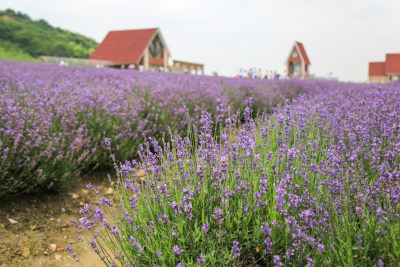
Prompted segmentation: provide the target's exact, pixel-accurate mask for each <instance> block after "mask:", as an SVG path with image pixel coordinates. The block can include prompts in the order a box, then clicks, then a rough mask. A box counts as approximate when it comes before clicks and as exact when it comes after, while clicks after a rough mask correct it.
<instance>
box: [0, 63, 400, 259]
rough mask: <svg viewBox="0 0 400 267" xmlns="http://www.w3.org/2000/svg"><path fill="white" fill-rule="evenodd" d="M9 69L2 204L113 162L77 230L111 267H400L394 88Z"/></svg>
mask: <svg viewBox="0 0 400 267" xmlns="http://www.w3.org/2000/svg"><path fill="white" fill-rule="evenodd" d="M0 74H1V75H0V90H1V94H0V118H1V119H0V157H1V170H0V197H1V196H7V195H11V194H22V193H26V192H34V191H38V190H45V189H47V188H51V187H54V186H61V187H62V185H63V184H65V183H66V182H67V181H70V180H71V179H73V178H74V177H76V175H77V173H78V172H88V171H90V170H91V169H93V168H106V167H108V166H114V168H115V171H116V174H117V177H118V178H117V179H116V180H112V178H111V177H110V180H112V186H113V187H114V196H113V197H110V196H104V195H103V192H98V190H97V189H96V188H95V187H94V186H92V185H90V184H89V185H88V186H87V188H88V189H89V190H91V191H93V194H98V195H99V196H98V197H99V201H98V202H97V203H88V204H85V206H83V208H82V209H81V210H80V212H79V214H80V216H79V218H77V219H76V221H74V224H75V226H76V228H77V238H78V240H79V241H81V242H87V243H88V246H90V247H91V248H92V249H93V250H94V252H95V253H97V254H98V255H99V257H101V259H102V260H103V262H104V264H105V265H107V266H306V265H308V266H314V265H315V266H398V262H400V233H399V230H400V215H399V214H400V204H399V201H400V186H399V180H400V101H399V99H400V84H399V83H397V84H396V83H391V84H385V85H366V84H350V83H334V82H322V81H312V80H274V81H267V80H248V79H229V78H218V77H205V76H191V75H177V74H163V73H147V72H146V73H139V72H134V71H128V70H125V71H124V70H112V69H90V68H79V67H76V68H73V67H67V68H63V67H58V66H50V65H36V64H23V63H15V62H7V61H3V62H0ZM110 156H111V157H110ZM139 173H141V174H140V175H139ZM142 174H143V175H144V179H140V182H139V176H142ZM140 178H142V177H140ZM67 250H68V251H69V252H70V253H71V254H72V257H73V258H74V259H75V260H77V261H79V251H75V250H74V247H73V246H67Z"/></svg>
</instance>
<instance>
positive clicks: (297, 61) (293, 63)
mask: <svg viewBox="0 0 400 267" xmlns="http://www.w3.org/2000/svg"><path fill="white" fill-rule="evenodd" d="M310 65H311V62H310V60H309V59H308V56H307V53H306V50H305V49H304V46H303V44H302V43H300V42H295V43H294V45H293V47H292V49H291V50H290V54H289V57H288V59H287V60H286V72H287V73H288V75H289V76H290V77H293V76H294V77H303V78H305V77H309V76H310V74H309V73H310Z"/></svg>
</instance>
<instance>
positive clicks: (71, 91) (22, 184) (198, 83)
mask: <svg viewBox="0 0 400 267" xmlns="http://www.w3.org/2000/svg"><path fill="white" fill-rule="evenodd" d="M308 83H309V82H306V81H283V82H282V81H263V80H239V79H228V78H217V77H206V76H193V75H178V74H167V73H165V74H164V73H148V72H143V73H139V72H135V71H129V70H116V69H94V68H85V67H60V66H54V65H40V64H26V63H18V62H10V61H0V166H1V168H0V197H2V196H5V195H7V194H16V193H24V192H32V191H37V190H42V189H47V188H51V187H54V186H55V185H60V184H61V185H62V184H63V183H65V182H67V181H68V180H69V179H71V178H73V177H75V176H77V174H78V173H79V172H81V171H89V170H91V169H93V168H95V167H98V166H100V167H103V168H106V167H108V166H111V165H110V161H109V157H108V155H107V153H105V152H104V151H106V150H105V149H104V145H103V140H104V138H105V137H108V138H111V140H112V142H113V144H114V150H113V153H115V155H116V157H117V158H118V159H119V160H122V161H123V160H125V159H128V158H132V157H134V156H135V155H136V152H137V151H138V149H139V147H138V146H139V144H141V143H143V142H144V140H145V139H144V136H152V137H154V138H156V139H157V140H158V141H161V140H162V137H163V136H165V138H168V137H169V135H168V134H165V133H167V132H168V127H169V128H170V130H171V131H172V132H173V133H175V132H176V133H178V134H184V132H185V130H186V124H185V113H186V110H185V109H183V108H182V107H181V106H180V105H179V103H178V100H179V99H183V100H184V102H185V103H186V105H187V109H188V110H189V111H190V113H191V115H192V117H193V123H195V122H196V121H198V119H199V118H200V116H201V111H203V110H204V111H208V112H211V113H213V114H214V115H215V114H216V113H215V109H214V105H215V102H216V100H217V98H220V99H221V102H222V103H223V104H224V105H227V106H230V107H231V111H228V110H225V111H224V115H228V114H229V112H235V111H236V110H238V109H239V110H242V111H243V110H244V106H245V105H244V102H245V99H246V98H248V97H249V96H253V97H254V99H257V101H255V105H254V109H257V110H258V111H260V112H261V111H270V110H271V108H272V107H273V106H275V105H276V104H277V103H279V102H281V101H283V100H284V99H285V98H287V97H289V98H292V97H295V96H296V95H297V94H299V93H300V92H301V91H302V88H304V87H305V85H307V84H308ZM308 87H310V86H308ZM164 134H165V135H164Z"/></svg>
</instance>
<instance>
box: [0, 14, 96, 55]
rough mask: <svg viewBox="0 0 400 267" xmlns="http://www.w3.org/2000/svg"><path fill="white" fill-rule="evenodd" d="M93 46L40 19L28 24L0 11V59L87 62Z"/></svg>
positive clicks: (19, 16) (23, 18) (92, 42)
mask: <svg viewBox="0 0 400 267" xmlns="http://www.w3.org/2000/svg"><path fill="white" fill-rule="evenodd" d="M97 45H98V43H97V42H96V41H95V40H93V39H90V38H87V37H85V36H83V35H80V34H77V33H72V32H70V31H67V30H63V29H60V28H58V27H53V26H51V25H50V24H48V23H47V22H46V21H45V20H43V19H40V20H32V19H31V18H30V17H29V16H28V15H26V14H23V13H21V12H16V11H14V10H11V9H7V10H3V11H0V59H15V60H34V59H35V58H37V57H38V56H43V55H45V56H59V57H76V58H89V57H90V55H91V54H92V53H93V51H94V49H95V48H96V47H97Z"/></svg>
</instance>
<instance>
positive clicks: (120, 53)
mask: <svg viewBox="0 0 400 267" xmlns="http://www.w3.org/2000/svg"><path fill="white" fill-rule="evenodd" d="M158 31H159V29H158V28H154V29H141V30H126V31H110V32H109V33H108V34H107V36H106V38H104V40H103V42H101V43H100V45H99V46H98V47H97V48H96V50H95V51H94V53H93V54H92V56H91V57H90V59H97V60H108V61H111V62H113V63H116V64H122V63H138V62H139V60H140V59H141V58H142V56H143V53H144V50H145V48H146V47H147V46H148V45H149V44H150V42H151V41H152V40H153V38H154V36H155V35H156V34H157V33H158Z"/></svg>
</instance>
